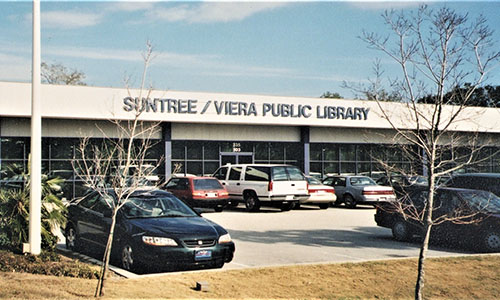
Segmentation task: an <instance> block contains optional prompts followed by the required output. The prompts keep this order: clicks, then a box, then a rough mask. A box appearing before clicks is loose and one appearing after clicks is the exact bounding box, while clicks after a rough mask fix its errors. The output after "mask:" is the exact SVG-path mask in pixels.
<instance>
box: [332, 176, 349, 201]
mask: <svg viewBox="0 0 500 300" xmlns="http://www.w3.org/2000/svg"><path fill="white" fill-rule="evenodd" d="M346 182H347V180H346V178H345V177H333V180H332V186H333V187H334V188H335V195H336V196H337V199H344V194H345V192H346V188H347V187H346Z"/></svg>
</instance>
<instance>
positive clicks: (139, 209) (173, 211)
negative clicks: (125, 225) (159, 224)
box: [122, 195, 197, 218]
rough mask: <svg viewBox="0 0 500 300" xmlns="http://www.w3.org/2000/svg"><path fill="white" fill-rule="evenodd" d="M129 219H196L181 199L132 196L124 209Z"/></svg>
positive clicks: (194, 214) (157, 196)
mask: <svg viewBox="0 0 500 300" xmlns="http://www.w3.org/2000/svg"><path fill="white" fill-rule="evenodd" d="M122 211H123V213H124V214H125V217H127V218H158V217H196V216H197V214H196V213H195V212H194V211H193V210H192V209H190V208H189V207H188V206H187V205H186V204H184V203H183V202H182V201H180V200H179V199H177V198H175V197H172V196H170V197H169V196H167V195H152V196H148V195H140V196H136V197H134V196H131V197H130V198H129V199H128V201H127V202H126V203H125V205H124V206H123V208H122Z"/></svg>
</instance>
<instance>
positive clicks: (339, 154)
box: [0, 137, 500, 198]
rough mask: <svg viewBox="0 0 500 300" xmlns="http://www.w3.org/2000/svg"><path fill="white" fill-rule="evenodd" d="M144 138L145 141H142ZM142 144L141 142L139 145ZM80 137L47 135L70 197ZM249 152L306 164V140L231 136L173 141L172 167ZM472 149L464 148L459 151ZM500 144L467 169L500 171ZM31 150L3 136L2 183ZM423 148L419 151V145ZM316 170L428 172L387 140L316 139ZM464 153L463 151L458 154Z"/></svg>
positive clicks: (156, 155) (53, 168)
mask: <svg viewBox="0 0 500 300" xmlns="http://www.w3.org/2000/svg"><path fill="white" fill-rule="evenodd" d="M107 142H109V141H106V140H104V139H99V138H94V139H90V144H91V145H102V144H103V143H107ZM138 143H140V141H138ZM137 146H138V147H139V146H140V145H137ZM79 148H80V139H76V138H44V139H43V140H42V171H43V173H45V174H50V175H53V176H59V177H61V178H64V179H66V185H65V186H64V193H65V195H66V196H67V197H68V198H72V197H74V196H78V195H79V194H80V193H81V192H82V190H81V189H83V188H82V187H81V186H79V185H78V180H77V178H76V179H75V176H74V175H75V174H74V171H73V164H72V161H74V160H78V159H81V157H80V156H81V155H80V154H79V153H80V151H79ZM164 151H165V145H164V144H163V143H162V142H161V140H155V141H153V144H152V145H151V148H150V151H149V152H148V153H147V155H146V160H147V162H148V163H150V164H152V165H159V168H158V169H157V173H158V175H159V176H160V178H161V177H162V175H164V174H165V167H164V163H163V161H164V155H165V153H164ZM235 151H237V152H241V153H243V152H245V153H250V154H251V155H252V159H253V163H262V164H270V163H272V164H284V163H286V164H291V165H295V166H298V167H299V168H301V169H303V167H304V146H303V144H301V143H293V142H239V141H233V142H227V141H172V158H171V161H170V163H171V169H172V171H176V172H178V173H186V174H193V175H209V174H212V173H213V172H215V171H216V170H217V168H218V167H219V166H220V165H221V163H222V161H221V157H220V153H226V152H227V153H232V152H235ZM461 151H465V152H466V151H467V150H463V149H461V150H458V151H457V153H460V152H461ZM495 151H497V149H495V148H485V149H483V150H482V151H481V152H480V154H479V156H478V159H480V158H481V157H486V158H487V159H486V160H483V161H481V162H479V163H477V164H474V165H472V166H469V167H467V169H465V170H464V171H466V172H487V173H491V172H500V155H496V156H492V154H494V153H495ZM29 152H30V143H29V138H18V137H15V138H14V137H12V138H10V137H3V138H0V187H1V186H5V185H7V184H9V182H10V180H11V179H12V177H13V175H14V174H12V170H13V169H16V168H17V169H20V170H23V171H26V169H27V166H28V155H29ZM415 152H416V153H418V151H415ZM453 155H455V154H454V153H443V159H452V158H454V156H453ZM309 157H310V165H309V169H310V173H311V174H314V175H317V176H318V177H324V176H326V175H327V174H346V173H350V174H364V175H368V176H373V175H375V174H378V173H381V172H383V171H384V170H385V166H384V164H386V165H391V166H394V167H398V168H400V169H404V170H406V171H407V172H409V173H415V174H422V172H423V164H424V163H423V160H424V158H419V159H418V160H416V161H409V160H408V159H406V158H405V155H404V153H403V151H402V150H401V149H400V148H398V147H393V146H391V145H381V144H340V143H311V144H310V155H309ZM457 157H459V155H457Z"/></svg>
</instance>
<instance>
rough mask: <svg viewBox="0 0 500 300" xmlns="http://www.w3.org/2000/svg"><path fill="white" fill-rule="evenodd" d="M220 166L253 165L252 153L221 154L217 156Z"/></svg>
mask: <svg viewBox="0 0 500 300" xmlns="http://www.w3.org/2000/svg"><path fill="white" fill-rule="evenodd" d="M219 161H220V165H221V166H223V165H225V164H253V153H252V152H221V153H220V154H219Z"/></svg>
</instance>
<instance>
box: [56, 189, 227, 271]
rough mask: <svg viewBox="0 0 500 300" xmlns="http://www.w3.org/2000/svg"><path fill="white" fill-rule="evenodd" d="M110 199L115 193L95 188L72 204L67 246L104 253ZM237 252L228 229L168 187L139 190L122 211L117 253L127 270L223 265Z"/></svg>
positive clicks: (116, 235) (115, 244)
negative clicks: (175, 194)
mask: <svg viewBox="0 0 500 300" xmlns="http://www.w3.org/2000/svg"><path fill="white" fill-rule="evenodd" d="M106 197H108V199H112V198H111V197H114V194H113V193H112V192H108V193H102V192H101V193H99V192H97V191H96V192H92V193H90V194H88V195H86V196H85V197H83V198H81V199H79V200H77V201H74V202H72V203H71V204H70V205H69V207H68V223H67V225H66V228H65V236H66V246H67V248H69V249H72V250H75V251H86V252H89V251H92V252H96V250H98V251H99V252H100V253H103V252H104V248H105V245H106V242H107V239H108V234H109V228H110V225H111V209H110V208H109V206H108V205H107V203H106V200H105V199H106ZM109 201H111V200H109ZM234 251H235V246H234V243H233V242H232V240H231V237H230V235H229V233H228V232H227V231H226V230H225V229H224V228H222V227H221V226H219V225H217V224H216V223H214V222H212V221H210V220H208V219H205V218H203V217H201V216H200V215H199V214H198V213H196V212H195V211H193V210H192V209H191V208H190V207H188V206H187V205H186V204H184V203H183V202H182V201H181V200H179V199H177V198H176V197H175V196H173V195H172V194H170V193H168V192H165V191H161V190H143V191H136V192H134V193H132V194H131V195H129V196H128V200H127V201H126V203H125V205H124V206H123V207H122V208H120V210H119V211H118V214H117V219H116V228H115V231H114V239H113V247H112V257H113V259H114V261H116V262H118V263H119V264H120V265H121V267H122V268H124V269H127V270H131V271H142V270H153V271H158V270H185V269H193V268H221V267H222V266H223V265H224V263H227V262H230V261H231V260H232V259H233V254H234Z"/></svg>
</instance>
